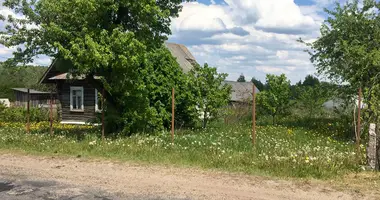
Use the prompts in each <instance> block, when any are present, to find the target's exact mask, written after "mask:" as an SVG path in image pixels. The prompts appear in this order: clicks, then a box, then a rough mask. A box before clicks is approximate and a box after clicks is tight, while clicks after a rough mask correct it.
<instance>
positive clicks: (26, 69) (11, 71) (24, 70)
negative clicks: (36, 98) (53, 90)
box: [0, 63, 47, 100]
mask: <svg viewBox="0 0 380 200" xmlns="http://www.w3.org/2000/svg"><path fill="white" fill-rule="evenodd" d="M46 70H47V68H46V67H41V66H8V65H6V64H4V63H0V98H8V99H11V100H13V99H14V94H13V91H12V88H33V89H36V90H42V91H44V90H45V91H46V90H47V87H46V85H41V84H38V81H39V79H40V78H41V76H42V75H43V74H44V73H45V71H46Z"/></svg>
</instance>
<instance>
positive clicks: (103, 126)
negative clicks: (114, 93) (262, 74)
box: [102, 88, 105, 140]
mask: <svg viewBox="0 0 380 200" xmlns="http://www.w3.org/2000/svg"><path fill="white" fill-rule="evenodd" d="M104 129H105V124H104V88H103V90H102V140H104V139H105V134H104Z"/></svg>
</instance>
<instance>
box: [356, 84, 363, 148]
mask: <svg viewBox="0 0 380 200" xmlns="http://www.w3.org/2000/svg"><path fill="white" fill-rule="evenodd" d="M361 101H362V88H361V87H360V88H359V95H358V122H357V126H356V128H357V130H356V148H357V153H358V155H360V130H361V127H360V111H361Z"/></svg>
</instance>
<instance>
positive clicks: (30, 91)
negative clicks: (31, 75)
mask: <svg viewBox="0 0 380 200" xmlns="http://www.w3.org/2000/svg"><path fill="white" fill-rule="evenodd" d="M12 90H14V91H18V92H22V93H28V88H12ZM29 94H50V92H42V91H38V90H34V89H29Z"/></svg>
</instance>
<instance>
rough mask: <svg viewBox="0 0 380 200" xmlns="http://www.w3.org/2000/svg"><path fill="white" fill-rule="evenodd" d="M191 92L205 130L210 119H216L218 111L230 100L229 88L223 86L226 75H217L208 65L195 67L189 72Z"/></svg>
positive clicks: (214, 69) (225, 85)
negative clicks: (193, 94) (193, 93)
mask: <svg viewBox="0 0 380 200" xmlns="http://www.w3.org/2000/svg"><path fill="white" fill-rule="evenodd" d="M190 76H191V84H193V87H191V86H190V87H191V88H192V90H193V92H195V97H196V104H197V105H196V106H197V108H198V110H199V112H200V113H201V114H202V115H203V116H201V118H202V119H203V127H204V128H206V126H207V123H208V122H209V121H210V119H213V118H217V117H218V114H219V111H220V109H221V108H223V107H224V106H227V104H228V102H229V100H230V94H231V87H230V86H228V85H227V84H223V81H224V80H225V79H226V77H227V74H223V73H221V74H219V73H217V71H216V68H214V67H209V66H208V64H205V65H204V66H203V67H202V66H196V67H195V68H194V70H192V71H191V72H190Z"/></svg>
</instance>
